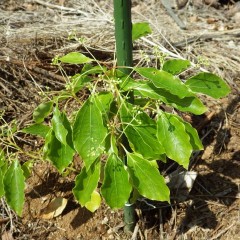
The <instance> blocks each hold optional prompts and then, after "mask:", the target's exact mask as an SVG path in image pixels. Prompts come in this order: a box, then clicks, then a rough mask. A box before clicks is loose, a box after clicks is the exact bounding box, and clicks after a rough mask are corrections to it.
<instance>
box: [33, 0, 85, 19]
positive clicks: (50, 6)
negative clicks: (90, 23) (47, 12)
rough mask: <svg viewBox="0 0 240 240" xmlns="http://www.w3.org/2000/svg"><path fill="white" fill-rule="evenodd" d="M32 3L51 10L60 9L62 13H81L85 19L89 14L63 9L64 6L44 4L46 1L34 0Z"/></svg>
mask: <svg viewBox="0 0 240 240" xmlns="http://www.w3.org/2000/svg"><path fill="white" fill-rule="evenodd" d="M32 2H35V3H38V4H40V5H43V6H46V7H49V8H53V9H59V10H61V11H66V12H72V13H80V14H82V15H84V16H85V17H87V16H88V14H87V13H85V12H83V11H81V10H77V9H74V8H68V7H63V6H59V5H54V4H51V3H48V2H44V1H41V0H32Z"/></svg>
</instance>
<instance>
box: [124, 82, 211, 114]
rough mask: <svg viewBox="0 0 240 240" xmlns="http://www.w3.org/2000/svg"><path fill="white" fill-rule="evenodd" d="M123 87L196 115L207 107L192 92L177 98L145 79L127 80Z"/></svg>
mask: <svg viewBox="0 0 240 240" xmlns="http://www.w3.org/2000/svg"><path fill="white" fill-rule="evenodd" d="M124 89H125V90H126V91H129V90H134V91H135V94H137V95H141V96H143V97H148V98H151V99H154V100H160V101H162V102H164V103H166V104H168V105H170V106H172V107H174V108H176V109H178V110H180V111H184V112H191V113H194V114H196V115H200V114H203V113H204V112H206V111H207V108H206V107H205V106H204V104H203V103H202V102H201V100H200V99H199V98H197V97H196V96H195V95H194V94H192V96H188V97H184V98H179V97H178V96H175V95H173V94H171V93H170V92H168V91H166V90H165V89H162V88H157V87H155V86H154V85H153V84H152V83H149V82H146V81H134V82H132V81H131V82H129V83H128V84H127V85H126V86H125V87H124Z"/></svg>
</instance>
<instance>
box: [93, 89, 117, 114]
mask: <svg viewBox="0 0 240 240" xmlns="http://www.w3.org/2000/svg"><path fill="white" fill-rule="evenodd" d="M112 101H113V94H112V93H110V92H102V93H100V94H99V95H97V96H96V97H95V102H96V106H97V108H98V109H99V111H100V112H101V113H102V115H104V116H105V118H107V117H108V114H109V110H110V106H111V103H112Z"/></svg>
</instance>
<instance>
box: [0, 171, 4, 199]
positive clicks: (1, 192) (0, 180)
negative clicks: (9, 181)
mask: <svg viewBox="0 0 240 240" xmlns="http://www.w3.org/2000/svg"><path fill="white" fill-rule="evenodd" d="M4 174H5V172H4V171H3V170H2V168H0V197H2V196H4V193H5V192H4V185H3V179H4Z"/></svg>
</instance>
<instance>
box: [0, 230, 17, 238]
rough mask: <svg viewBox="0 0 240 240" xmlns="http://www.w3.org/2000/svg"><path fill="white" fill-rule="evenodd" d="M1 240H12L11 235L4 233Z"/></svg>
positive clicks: (7, 232)
mask: <svg viewBox="0 0 240 240" xmlns="http://www.w3.org/2000/svg"><path fill="white" fill-rule="evenodd" d="M1 239H2V240H14V238H13V236H12V233H11V232H9V231H4V232H3V234H2V238H1Z"/></svg>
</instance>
